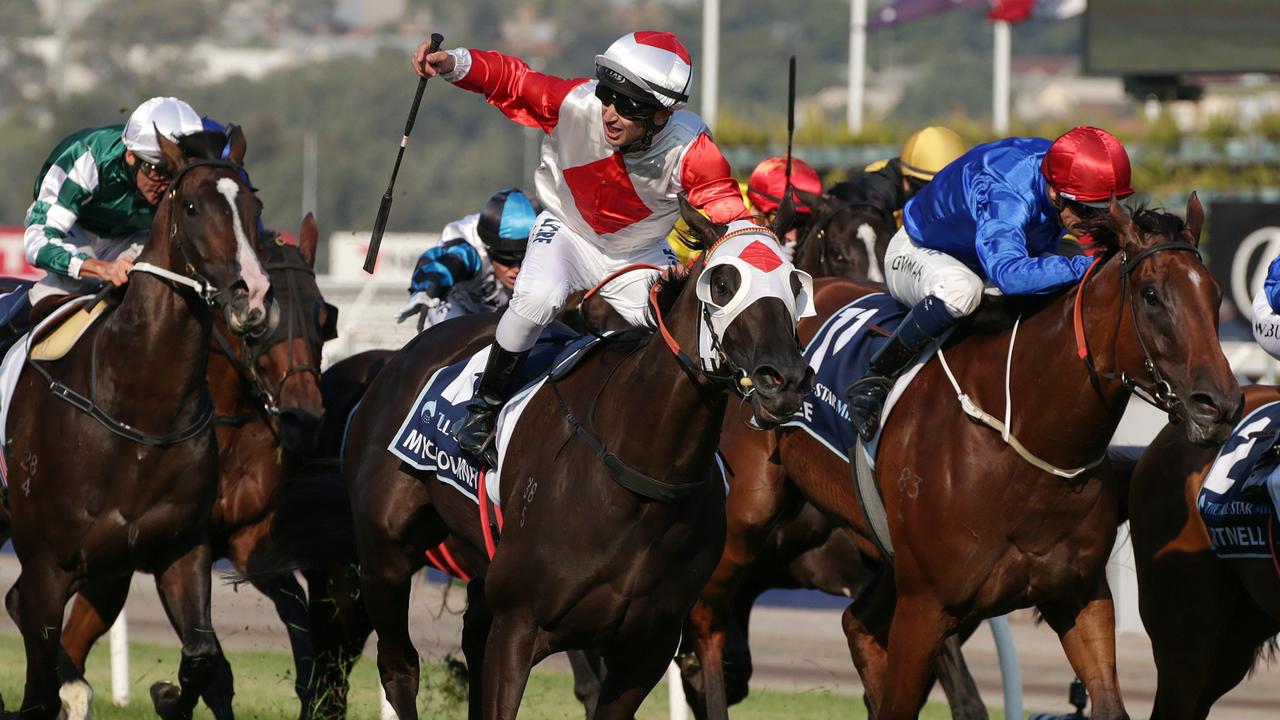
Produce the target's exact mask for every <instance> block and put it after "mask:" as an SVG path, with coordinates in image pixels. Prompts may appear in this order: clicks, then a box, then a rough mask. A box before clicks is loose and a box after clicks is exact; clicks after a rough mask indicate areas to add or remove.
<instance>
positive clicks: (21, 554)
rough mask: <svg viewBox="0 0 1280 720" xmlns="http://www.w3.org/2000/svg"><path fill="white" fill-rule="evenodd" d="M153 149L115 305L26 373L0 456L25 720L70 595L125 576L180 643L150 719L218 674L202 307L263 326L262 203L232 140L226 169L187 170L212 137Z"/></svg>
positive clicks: (44, 695) (54, 697)
mask: <svg viewBox="0 0 1280 720" xmlns="http://www.w3.org/2000/svg"><path fill="white" fill-rule="evenodd" d="M237 133H238V131H234V132H233V133H232V137H233V138H234V137H235V135H236V134H237ZM160 144H161V149H162V152H163V163H164V166H165V167H166V168H167V169H169V170H170V171H171V172H173V173H174V175H175V178H174V180H173V182H172V184H171V186H170V189H169V190H168V191H167V192H166V193H165V197H164V199H163V200H162V201H161V202H160V205H159V207H158V208H157V212H156V217H155V222H154V224H153V226H152V233H151V239H150V240H149V241H148V243H147V245H146V247H145V248H144V250H143V251H142V253H141V255H140V256H139V258H138V263H137V264H135V266H134V270H135V271H134V272H133V273H132V276H131V277H132V279H131V281H130V283H129V284H128V286H127V289H126V291H125V292H124V293H123V298H122V299H121V300H120V303H119V305H118V307H116V308H115V309H114V311H113V312H111V313H110V315H109V316H107V317H106V318H104V319H102V320H100V321H99V322H98V323H97V324H96V325H95V326H93V327H92V328H90V330H89V331H88V332H87V333H86V335H85V336H84V337H83V338H81V339H80V341H79V343H78V344H77V345H76V346H75V347H74V348H73V349H72V350H71V351H70V352H69V353H68V354H67V355H66V356H65V357H63V358H62V359H60V360H57V361H54V362H50V363H48V364H47V365H46V366H44V367H41V368H39V370H41V371H42V372H38V371H37V366H33V365H31V364H28V365H27V366H26V367H25V368H24V369H23V372H22V375H21V377H20V379H19V382H18V386H17V388H16V390H15V391H14V397H13V398H12V408H13V410H12V411H11V412H10V415H9V417H10V419H11V420H13V421H12V422H10V423H8V427H7V428H6V430H7V443H6V455H7V457H8V459H9V468H10V477H9V481H10V483H11V486H12V487H13V489H14V492H12V493H11V494H10V500H11V507H10V511H11V518H12V528H11V529H12V534H13V545H14V549H15V551H16V552H17V555H18V559H19V560H20V561H21V563H22V571H21V574H20V575H19V577H18V581H17V583H15V585H14V587H13V588H12V589H11V590H10V591H9V594H8V596H7V598H6V604H7V606H8V609H9V613H10V616H11V617H13V619H14V621H15V622H16V623H17V624H18V627H19V628H20V629H21V630H22V637H23V642H24V645H25V647H26V657H27V681H26V691H25V696H24V698H23V705H22V711H21V712H22V716H23V717H40V718H53V717H55V716H56V715H57V714H58V712H59V706H60V703H59V678H58V672H57V667H56V666H57V661H58V654H59V650H60V648H59V640H60V635H61V626H62V614H63V609H64V607H65V605H66V602H67V600H68V599H69V598H70V596H71V595H72V594H73V593H75V592H77V591H79V590H80V589H81V588H83V587H85V586H86V584H93V583H96V582H102V581H105V580H107V579H109V578H119V577H128V576H129V575H131V574H132V573H133V572H135V571H138V570H142V571H145V572H151V573H153V574H154V575H155V576H156V585H157V587H158V588H159V590H160V594H161V598H162V599H163V602H164V606H165V609H166V611H167V612H168V614H169V619H170V621H171V622H172V624H173V626H174V628H175V629H176V630H177V631H178V634H179V636H180V637H181V638H182V661H181V664H180V667H179V670H178V678H179V681H180V683H181V686H182V688H181V692H180V693H173V694H164V693H162V694H160V695H155V692H154V688H153V696H155V697H156V700H157V703H156V704H157V708H156V709H157V711H158V712H159V713H160V714H161V715H162V716H163V717H176V718H187V717H190V716H191V710H192V708H193V707H194V705H195V703H196V700H197V698H198V696H199V693H200V691H201V690H203V688H204V687H205V685H207V684H208V682H209V681H210V679H211V678H212V675H213V673H214V670H215V665H214V658H215V657H216V655H217V651H218V643H217V639H216V638H215V637H214V635H213V628H212V626H211V623H210V618H209V583H210V577H209V569H210V562H211V560H212V553H211V552H210V546H209V532H208V523H209V514H210V509H211V507H212V504H213V501H214V497H215V495H216V490H217V468H218V458H217V449H216V445H215V440H214V435H213V429H212V426H211V424H210V422H209V421H210V420H211V418H212V415H213V408H212V405H211V402H210V399H209V391H208V388H207V383H206V369H207V364H208V357H209V343H210V332H211V329H212V324H213V312H212V310H211V307H210V304H211V302H213V301H215V300H216V302H217V303H218V304H219V305H220V306H222V308H223V310H224V312H225V316H226V321H227V324H228V326H229V327H231V328H233V329H235V330H236V331H238V332H254V331H256V330H258V329H259V328H261V327H263V326H264V324H265V323H266V321H267V315H268V313H267V307H266V306H265V304H264V299H265V296H266V293H267V290H268V282H267V276H266V273H265V272H264V271H263V269H262V267H261V264H260V263H259V261H258V259H257V256H256V255H255V254H254V250H253V247H252V245H251V244H250V241H249V238H251V237H253V233H254V227H255V225H256V223H257V218H258V215H259V213H260V211H261V204H260V203H259V201H258V200H257V198H256V197H254V195H253V193H252V192H251V191H250V189H249V187H248V186H247V185H246V184H245V182H244V181H243V180H242V179H241V175H240V167H239V164H238V163H239V162H240V160H241V159H242V157H243V156H242V155H241V154H240V153H241V152H242V151H243V147H244V145H243V143H242V142H240V143H236V142H233V143H232V147H233V153H232V161H233V162H229V163H228V162H221V161H211V160H195V159H196V158H200V157H209V156H210V155H212V153H213V152H215V151H218V150H221V144H220V143H218V144H216V146H215V143H213V142H209V143H206V144H205V146H204V147H201V148H199V149H196V148H193V147H192V143H191V142H190V141H189V140H188V139H186V138H184V144H183V147H181V148H180V147H179V146H178V145H175V144H174V143H171V142H168V141H167V140H165V139H164V138H163V137H161V138H160ZM214 157H216V155H214ZM144 263H146V265H144ZM46 376H47V377H46ZM50 378H52V380H53V381H54V382H55V383H57V384H56V385H54V386H53V387H52V388H51V381H50ZM64 388H65V389H64ZM51 389H52V390H53V392H51ZM19 418H20V421H18V419H19ZM87 694H88V686H87V685H85V684H84V683H83V682H82V681H79V682H75V683H71V684H69V685H68V686H67V687H66V688H64V691H63V695H64V697H65V698H66V699H67V702H68V704H69V705H74V704H87V702H88V698H87Z"/></svg>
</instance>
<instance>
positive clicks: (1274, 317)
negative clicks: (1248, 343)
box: [1253, 257, 1280, 358]
mask: <svg viewBox="0 0 1280 720" xmlns="http://www.w3.org/2000/svg"><path fill="white" fill-rule="evenodd" d="M1253 338H1254V339H1255V340H1257V341H1258V344H1259V345H1261V346H1262V349H1263V350H1266V351H1267V354H1268V355H1270V356H1271V357H1274V358H1280V257H1277V258H1276V259H1275V260H1272V261H1271V266H1270V267H1268V268H1267V280H1266V282H1265V283H1263V285H1262V290H1260V291H1258V294H1257V295H1255V296H1254V298H1253Z"/></svg>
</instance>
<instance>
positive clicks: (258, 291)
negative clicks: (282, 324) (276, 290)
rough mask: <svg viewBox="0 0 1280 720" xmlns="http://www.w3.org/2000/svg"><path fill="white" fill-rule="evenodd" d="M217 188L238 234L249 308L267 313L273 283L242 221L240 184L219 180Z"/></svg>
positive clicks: (242, 273) (237, 257) (241, 269)
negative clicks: (226, 205) (237, 201)
mask: <svg viewBox="0 0 1280 720" xmlns="http://www.w3.org/2000/svg"><path fill="white" fill-rule="evenodd" d="M217 188H218V192H220V193H222V196H223V197H225V198H226V199H227V204H228V205H230V206H231V226H232V227H233V228H234V229H235V233H236V261H237V262H239V263H240V277H241V279H243V280H244V282H245V285H247V286H248V288H249V308H250V309H253V308H257V309H259V310H262V311H263V312H264V313H265V312H266V309H267V308H266V304H265V300H266V297H267V290H268V289H269V288H270V287H271V281H270V280H269V279H267V273H266V272H265V271H263V269H262V263H260V262H258V253H256V252H254V250H253V244H252V243H250V242H249V235H248V233H246V232H245V230H244V223H243V222H241V220H240V208H239V207H238V206H237V205H236V196H237V195H239V193H240V184H239V183H237V182H236V181H235V180H232V179H231V178H225V177H224V178H219V179H218V183H217Z"/></svg>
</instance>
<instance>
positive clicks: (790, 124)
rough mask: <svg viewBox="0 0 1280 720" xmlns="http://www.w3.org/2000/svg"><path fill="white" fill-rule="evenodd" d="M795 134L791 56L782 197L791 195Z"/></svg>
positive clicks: (792, 64) (794, 63) (793, 60)
mask: <svg viewBox="0 0 1280 720" xmlns="http://www.w3.org/2000/svg"><path fill="white" fill-rule="evenodd" d="M795 134H796V56H795V55H792V56H791V67H790V73H789V77H788V80H787V183H786V185H785V190H784V191H783V197H786V196H787V195H790V194H791V138H792V137H794V136H795Z"/></svg>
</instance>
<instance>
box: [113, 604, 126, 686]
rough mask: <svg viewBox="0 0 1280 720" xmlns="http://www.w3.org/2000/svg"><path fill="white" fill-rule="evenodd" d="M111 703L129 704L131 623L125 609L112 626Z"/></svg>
mask: <svg viewBox="0 0 1280 720" xmlns="http://www.w3.org/2000/svg"><path fill="white" fill-rule="evenodd" d="M111 701H112V702H114V703H115V704H116V705H120V706H124V705H128V704H129V621H128V619H127V618H126V617H125V610H124V608H120V614H119V615H118V616H117V617H116V622H115V624H114V625H112V626H111Z"/></svg>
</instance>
